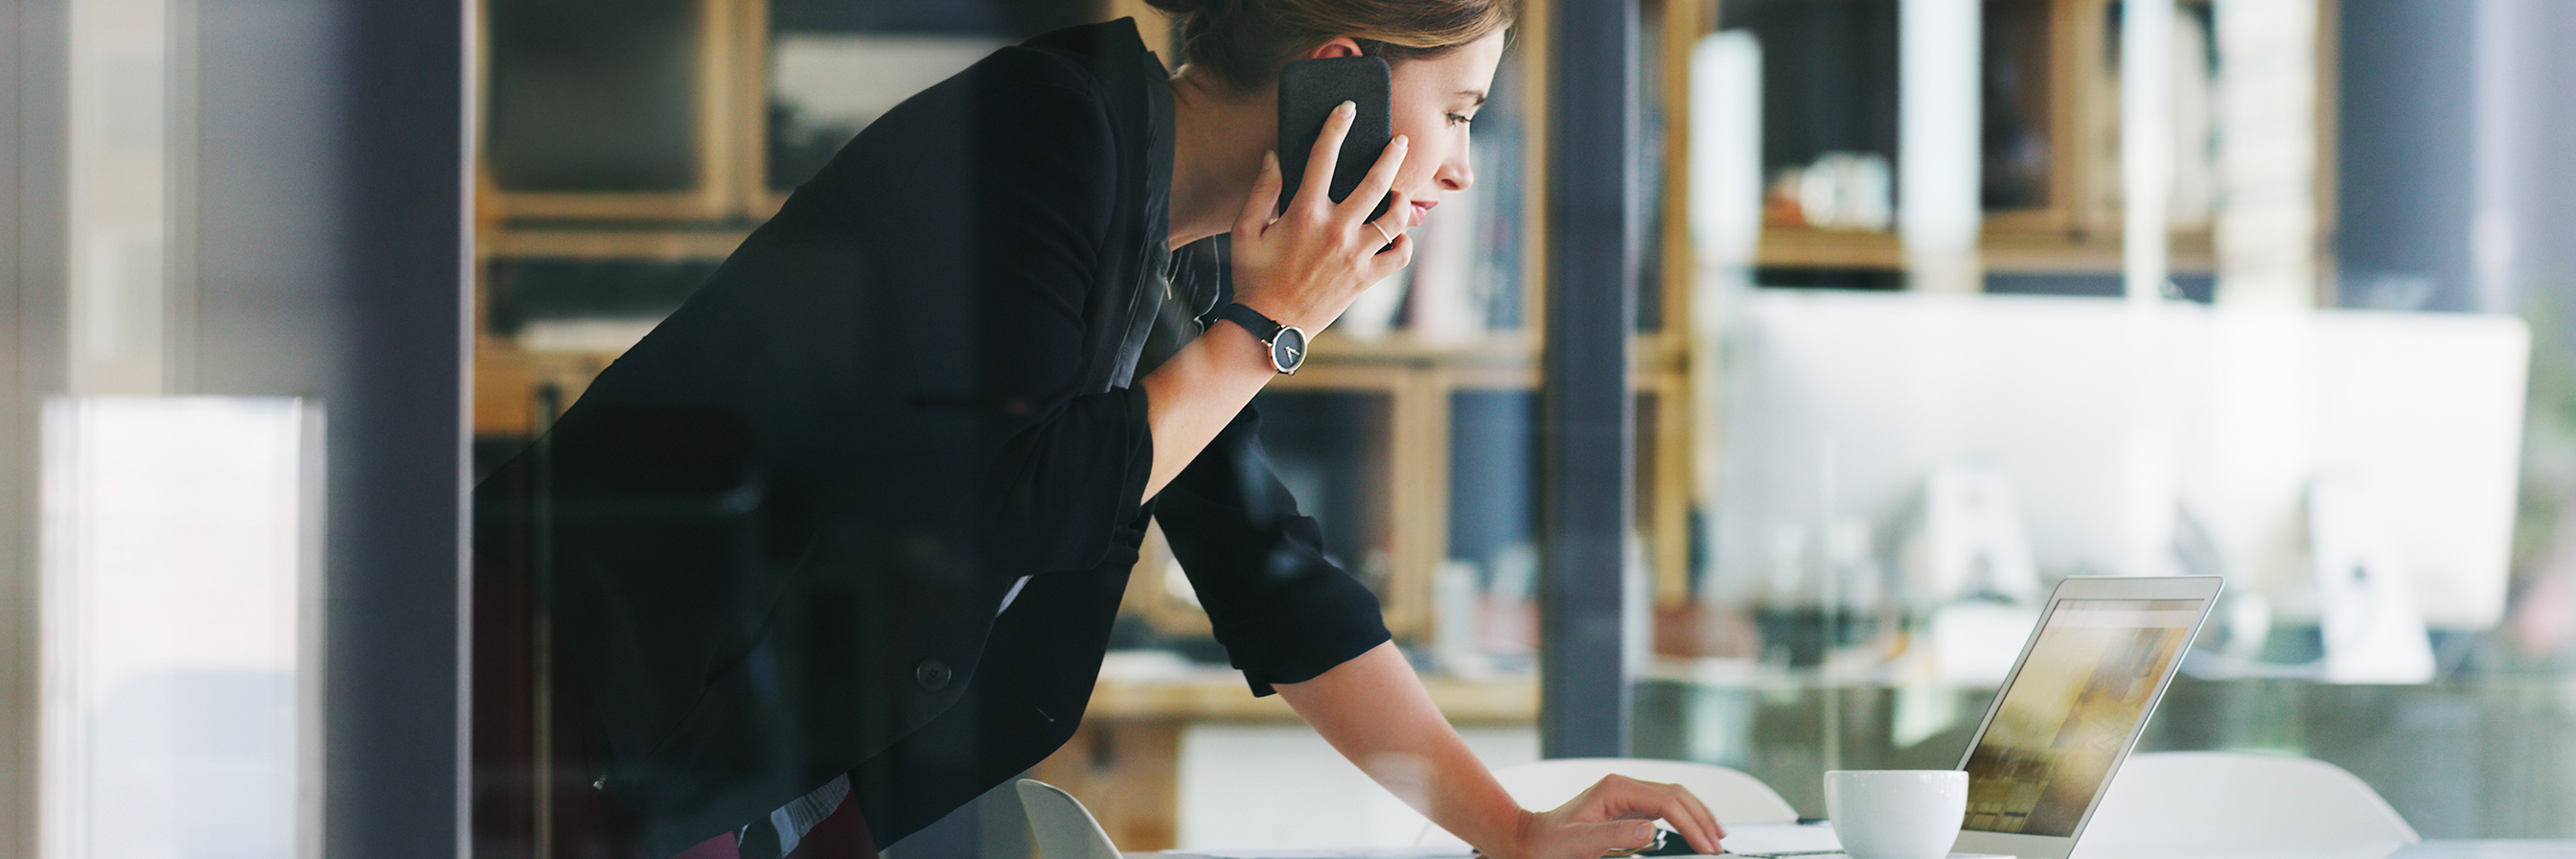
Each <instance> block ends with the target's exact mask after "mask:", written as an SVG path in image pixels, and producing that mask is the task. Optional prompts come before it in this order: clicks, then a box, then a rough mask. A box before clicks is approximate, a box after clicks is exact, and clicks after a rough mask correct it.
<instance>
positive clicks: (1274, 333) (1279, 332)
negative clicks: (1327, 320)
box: [1216, 304, 1306, 375]
mask: <svg viewBox="0 0 2576 859" xmlns="http://www.w3.org/2000/svg"><path fill="white" fill-rule="evenodd" d="M1216 318H1218V319H1225V320H1230V321H1232V322H1233V323H1234V324H1236V325H1241V326H1243V330H1245V331H1249V332H1252V336H1253V337H1254V338H1255V339H1258V340H1260V341H1261V342H1263V343H1267V344H1269V345H1270V368H1271V369H1273V370H1277V371H1279V372H1280V373H1281V374H1283V375H1294V374H1295V373H1296V372H1297V367H1298V366H1299V365H1302V364H1305V363H1306V332H1304V331H1299V330H1297V326H1294V325H1281V324H1279V323H1278V321H1277V320H1273V319H1271V318H1270V317H1267V316H1263V315H1261V311H1258V310H1254V309H1252V308H1249V307H1245V306H1243V305H1241V304H1227V305H1226V306H1224V307H1219V308H1217V309H1216Z"/></svg>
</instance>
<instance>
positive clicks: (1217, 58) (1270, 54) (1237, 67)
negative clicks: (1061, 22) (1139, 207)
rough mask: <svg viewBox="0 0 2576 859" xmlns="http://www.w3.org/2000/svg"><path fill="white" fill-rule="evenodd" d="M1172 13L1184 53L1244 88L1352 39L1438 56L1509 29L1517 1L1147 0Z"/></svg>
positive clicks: (1371, 48) (1371, 51)
mask: <svg viewBox="0 0 2576 859" xmlns="http://www.w3.org/2000/svg"><path fill="white" fill-rule="evenodd" d="M1146 2H1148V3H1151V4H1153V6H1154V8H1157V9H1161V10H1163V12H1164V13H1165V14H1167V15H1169V16H1171V18H1172V24H1173V26H1174V28H1175V29H1177V30H1179V43H1180V53H1181V56H1182V58H1183V59H1184V60H1186V61H1187V62H1188V63H1189V64H1190V65H1193V66H1199V67H1203V68H1206V69H1209V70H1211V71H1213V72H1215V73H1216V76H1217V78H1218V79H1219V80H1222V81H1223V82H1224V83H1225V84H1226V85H1227V86H1229V87H1232V88H1234V89H1237V90H1258V89H1261V88H1263V87H1265V86H1268V85H1269V84H1270V82H1271V79H1272V78H1274V77H1276V76H1277V75H1278V73H1279V67H1280V66H1283V65H1287V64H1288V61H1290V60H1293V59H1296V58H1297V57H1298V56H1299V55H1301V54H1303V53H1305V52H1307V51H1310V50H1313V49H1314V48H1315V46H1317V45H1321V44H1323V43H1325V42H1327V41H1330V40H1332V39H1335V38H1338V37H1342V36H1349V37H1351V38H1353V39H1355V40H1357V41H1358V42H1359V43H1360V53H1362V54H1367V55H1372V56H1377V57H1383V58H1385V59H1386V61H1387V62H1390V63H1396V62H1403V61H1405V60H1425V59H1431V58H1434V57H1437V56H1440V55H1441V54H1445V53H1448V52H1449V51H1450V50H1452V49H1455V48H1457V47H1458V46H1460V45H1465V44H1467V43H1470V42H1474V41H1476V40H1478V39H1482V38H1484V37H1486V36H1487V35H1490V34H1492V33H1493V32H1495V31H1497V30H1502V29H1504V28H1507V27H1510V26H1511V25H1512V21H1513V19H1514V18H1516V17H1517V16H1518V14H1519V11H1520V10H1519V3H1518V2H1517V0H1146Z"/></svg>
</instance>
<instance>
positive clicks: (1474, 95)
mask: <svg viewBox="0 0 2576 859" xmlns="http://www.w3.org/2000/svg"><path fill="white" fill-rule="evenodd" d="M1458 95H1460V96H1464V97H1466V98H1471V99H1475V102H1474V104H1475V106H1478V107H1482V106H1484V104H1485V91H1484V90H1480V89H1462V90H1459V91H1458Z"/></svg>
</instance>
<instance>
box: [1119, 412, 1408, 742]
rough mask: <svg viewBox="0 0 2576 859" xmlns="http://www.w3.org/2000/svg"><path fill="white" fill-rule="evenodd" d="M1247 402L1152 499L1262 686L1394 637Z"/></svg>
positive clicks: (1216, 622)
mask: <svg viewBox="0 0 2576 859" xmlns="http://www.w3.org/2000/svg"><path fill="white" fill-rule="evenodd" d="M1260 425H1261V418H1260V415H1259V413H1258V412H1257V411H1256V410H1255V409H1253V408H1251V407H1246V408H1245V409H1244V410H1243V413H1242V414H1239V415H1237V416H1235V419H1234V422H1233V423H1231V424H1229V425H1227V426H1226V428H1225V431H1224V432H1222V433H1219V434H1218V435H1217V437H1216V440H1215V441H1213V442H1211V443H1210V444H1209V445H1208V447H1207V449H1206V450H1205V451H1204V452H1202V453H1200V454H1199V457H1198V459H1197V460H1196V461H1194V462H1192V463H1191V464H1190V466H1189V467H1188V468H1187V469H1184V470H1183V471H1182V472H1181V474H1180V475H1179V476H1178V477H1175V478H1173V480H1172V483H1171V484H1170V485H1169V486H1166V487H1165V488H1164V489H1163V491H1162V493H1161V494H1160V495H1158V496H1156V498H1155V501H1154V519H1155V521H1156V522H1157V523H1158V524H1160V525H1161V526H1162V529H1163V536H1164V537H1165V539H1166V540H1168V541H1169V542H1170V544H1171V547H1172V555H1173V557H1174V558H1175V559H1177V560H1179V561H1180V562H1181V568H1182V569H1183V570H1184V571H1185V572H1187V573H1188V574H1189V578H1190V585H1191V587H1192V588H1193V589H1195V590H1196V591H1197V593H1198V598H1199V603H1200V604H1201V605H1203V606H1205V607H1206V608H1207V613H1208V620H1209V621H1210V623H1211V625H1212V627H1213V628H1214V631H1215V635H1216V639H1217V642H1218V643H1219V644H1222V645H1224V646H1225V650H1226V654H1227V657H1228V658H1229V659H1230V660H1232V662H1233V664H1234V667H1235V668H1237V669H1240V670H1242V672H1243V676H1244V680H1245V681H1247V682H1248V683H1250V684H1251V686H1252V692H1253V694H1255V695H1269V694H1271V693H1272V692H1273V691H1275V690H1273V689H1272V686H1273V685H1275V684H1280V683H1301V682H1304V681H1307V680H1312V679H1314V678H1315V677H1316V675H1320V674H1322V673H1324V672H1325V671H1327V670H1330V669H1331V668H1332V667H1333V666H1336V665H1340V664H1342V663H1343V662H1347V661H1349V660H1350V659H1351V658H1352V657H1356V656H1358V655H1360V654H1362V653H1365V652H1368V650H1369V649H1370V648H1373V647H1376V646H1378V645H1379V644H1382V643H1385V642H1386V641H1387V640H1388V639H1389V638H1390V636H1389V635H1388V633H1387V630H1386V622H1385V619H1384V617H1383V616H1382V615H1381V613H1380V611H1379V608H1378V601H1377V596H1376V595H1375V594H1372V593H1370V592H1369V590H1368V588H1367V587H1366V586H1364V585H1362V584H1360V582H1359V580H1357V579H1354V578H1352V577H1351V576H1350V574H1349V573H1347V572H1345V571H1344V570H1343V569H1342V568H1341V567H1340V566H1339V565H1337V564H1334V563H1333V562H1332V561H1331V560H1328V559H1326V558H1325V557H1324V547H1323V532H1322V529H1321V528H1319V527H1318V526H1317V525H1316V522H1315V520H1314V519H1313V518H1312V517H1308V516H1304V515H1300V514H1299V513H1298V512H1297V501H1296V499H1295V498H1294V497H1292V496H1290V495H1289V494H1288V488H1287V487H1286V486H1283V485H1281V484H1280V482H1279V477H1278V475H1277V474H1276V473H1274V472H1273V471H1272V469H1271V466H1270V460H1269V457H1268V456H1267V455H1266V454H1265V453H1264V452H1263V451H1262V447H1261V438H1260Z"/></svg>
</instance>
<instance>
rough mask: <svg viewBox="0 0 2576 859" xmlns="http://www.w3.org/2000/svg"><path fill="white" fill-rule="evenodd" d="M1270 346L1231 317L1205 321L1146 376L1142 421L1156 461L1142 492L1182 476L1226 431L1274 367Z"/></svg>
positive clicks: (1155, 490) (1153, 490)
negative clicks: (1207, 323)
mask: <svg viewBox="0 0 2576 859" xmlns="http://www.w3.org/2000/svg"><path fill="white" fill-rule="evenodd" d="M1269 356H1270V347H1268V346H1266V345H1264V344H1263V343H1262V342H1261V341H1260V340H1258V339H1255V338H1254V337H1253V336H1252V332H1249V331H1245V330H1243V327H1242V326H1239V325H1236V324H1234V323H1232V322H1218V323H1216V324H1213V325H1210V326H1208V329H1207V332H1206V333H1203V334H1200V335H1199V337H1198V339H1195V340H1192V341H1190V342H1189V344H1188V345H1185V346H1182V347H1181V349H1180V351H1179V352H1176V353H1173V355H1172V357H1171V359H1170V360H1167V361H1164V362H1163V365H1162V366H1160V367H1156V368H1154V372H1152V373H1150V374H1148V375H1146V376H1145V380H1144V382H1143V383H1142V384H1143V385H1144V386H1145V425H1146V427H1147V428H1148V429H1149V430H1150V431H1151V433H1152V435H1153V437H1154V466H1153V470H1152V471H1151V472H1149V473H1148V474H1147V475H1146V478H1145V498H1148V499H1150V498H1153V497H1154V494H1155V493H1158V492H1161V491H1163V486H1164V485H1165V484H1169V483H1171V482H1172V478H1174V477H1178V476H1180V473H1181V469H1183V468H1187V467H1189V464H1190V461H1191V460H1194V459H1197V458H1198V455H1199V451H1202V450H1205V449H1207V446H1208V442H1211V441H1214V440H1215V439H1216V436H1217V433H1220V432H1224V431H1225V427H1226V425H1227V424H1231V423H1233V422H1234V416H1235V415H1237V414H1240V413H1242V411H1243V407H1244V405H1245V404H1247V403H1250V402H1252V396H1253V395H1254V394H1258V393H1261V386H1263V385H1265V384H1268V383H1269V382H1270V379H1271V377H1273V376H1276V375H1278V371H1276V370H1273V369H1271V368H1270V364H1269V360H1270V357H1269Z"/></svg>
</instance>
